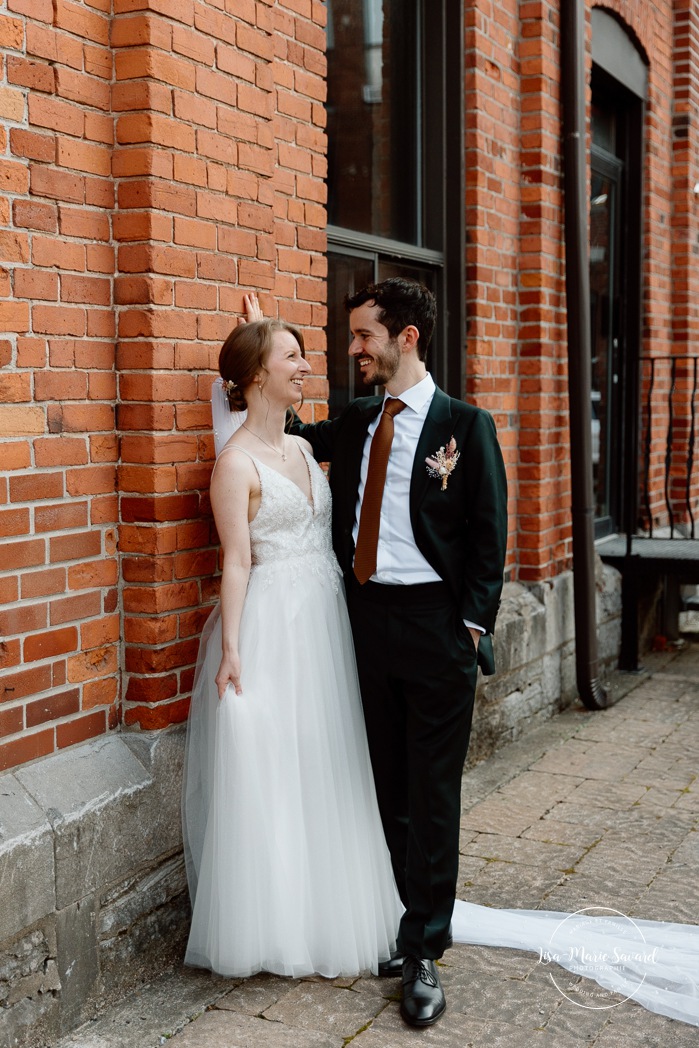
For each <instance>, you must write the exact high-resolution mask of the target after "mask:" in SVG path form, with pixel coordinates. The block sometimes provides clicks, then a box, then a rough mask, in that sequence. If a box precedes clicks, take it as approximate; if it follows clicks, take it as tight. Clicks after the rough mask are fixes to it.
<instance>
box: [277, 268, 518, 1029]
mask: <svg viewBox="0 0 699 1048" xmlns="http://www.w3.org/2000/svg"><path fill="white" fill-rule="evenodd" d="M345 304H346V308H347V310H348V312H349V320H350V330H351V332H352V342H351V344H350V347H349V354H350V356H351V357H354V358H355V360H356V361H357V364H358V367H359V370H360V373H361V375H362V378H363V382H364V385H365V386H368V387H370V388H371V387H373V386H375V385H382V386H384V387H385V390H386V393H385V396H384V397H376V396H370V397H363V398H361V399H358V400H355V401H353V402H352V403H351V404H349V406H348V407H347V408H346V409H345V410H344V411H343V413H342V414H341V415H340V416H339V417H338V418H336V419H333V420H330V421H327V422H321V423H317V424H315V425H306V426H298V427H297V428H296V432H298V433H300V434H301V435H302V436H304V437H306V439H308V440H309V441H310V442H311V444H312V445H313V450H314V454H315V456H316V458H317V459H318V460H319V461H322V462H324V461H330V462H332V468H331V473H330V484H331V487H332V494H333V544H334V547H335V552H336V554H337V557H338V559H339V562H340V565H341V567H342V569H343V571H344V574H345V580H346V585H347V598H348V605H349V611H350V618H351V622H352V631H353V634H354V642H355V648H356V653H357V663H358V670H359V679H360V686H361V693H362V703H363V706H364V715H365V720H366V727H367V734H368V738H369V748H370V751H371V759H372V765H373V770H374V778H375V781H376V790H377V795H378V802H379V808H380V811H381V817H382V820H383V826H384V831H385V834H386V840H387V842H388V847H389V850H390V853H391V859H392V863H393V871H394V874H395V878H396V882H397V885H398V890H399V892H400V894H401V898H402V900H403V903H404V905H405V908H406V909H405V914H404V915H403V918H402V920H401V924H400V929H399V932H398V941H397V952H396V954H395V955H394V956H393V957H392V958H391V959H390V960H389V961H387V962H384V963H382V964H381V965H380V968H379V974H380V975H396V976H397V975H401V976H402V982H403V995H402V1003H401V1015H402V1016H403V1019H404V1020H405V1021H406V1022H407V1023H409V1024H410V1025H412V1026H418V1027H422V1026H429V1025H431V1024H432V1023H434V1022H436V1021H437V1019H439V1017H440V1016H441V1014H442V1013H443V1011H444V1009H445V1007H446V1001H445V998H444V992H443V990H442V987H441V984H440V981H439V974H438V971H437V966H436V965H435V960H436V959H437V958H439V957H441V956H442V954H443V952H444V950H445V949H447V948H448V947H449V946H450V945H451V934H450V920H451V915H452V909H453V905H454V898H455V893H456V880H457V873H458V863H459V821H460V815H461V775H462V771H463V765H464V760H465V757H466V751H467V748H468V740H469V733H470V729H471V717H472V713H473V702H474V696H475V689H476V674H477V665H478V664H479V663H480V665H481V667H482V669H483V671H484V672H485V673H492V672H493V671H494V665H493V656H492V643H491V638H490V633H491V631H492V629H493V626H494V623H495V616H496V612H497V608H498V600H499V597H500V591H501V589H502V580H503V567H504V559H505V546H506V539H507V519H506V513H507V490H506V480H505V471H504V466H503V461H502V455H501V452H500V448H499V445H498V442H497V437H496V434H495V426H494V425H493V421H492V419H491V417H490V415H488V414H487V413H486V412H485V411H482V410H480V409H478V408H475V407H472V406H470V405H468V404H465V403H463V402H462V401H460V400H453V399H451V398H450V397H448V396H446V394H444V393H443V392H442V391H441V390H439V389H437V388H436V386H435V384H434V382H433V380H432V378H431V376H430V375H429V373H428V372H427V370H426V366H425V355H426V353H427V348H428V346H429V343H430V339H431V337H432V332H433V329H434V324H435V319H436V303H435V299H434V296H433V295H432V293H431V292H430V291H428V289H427V288H426V287H424V286H423V285H422V284H418V283H416V282H414V281H411V280H405V279H402V278H399V277H393V278H391V279H389V280H384V281H382V282H381V283H380V284H371V285H369V286H368V287H366V288H364V289H363V290H361V291H359V292H358V293H357V294H355V295H353V296H351V297H348V298H347V300H346V303H345Z"/></svg>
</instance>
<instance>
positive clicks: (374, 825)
mask: <svg viewBox="0 0 699 1048" xmlns="http://www.w3.org/2000/svg"><path fill="white" fill-rule="evenodd" d="M246 304H247V307H248V317H253V316H255V315H259V311H258V308H257V305H256V300H255V298H254V296H250V297H249V298H247V302H246ZM219 368H220V371H221V376H222V378H221V379H218V380H217V382H216V384H215V386H214V390H213V400H212V404H213V414H214V431H215V438H216V451H217V456H218V457H217V462H216V466H215V469H214V472H213V475H212V480H211V502H212V507H213V511H214V518H215V521H216V527H217V530H218V534H219V538H220V541H221V546H222V549H223V556H224V559H223V575H222V582H221V600H220V604H219V605H218V606H217V607H216V608H215V610H214V611H213V613H212V614H211V616H210V618H209V620H208V622H207V624H206V627H205V630H204V634H203V636H202V642H201V647H200V653H199V660H198V664H197V671H196V676H195V682H194V689H193V695H192V709H191V714H190V720H189V725H188V732H187V753H186V759H185V785H184V791H183V823H184V837H185V859H186V863H187V874H188V880H189V886H190V893H191V897H192V904H193V915H192V925H191V931H190V935H189V942H188V946H187V952H186V957H185V961H186V963H187V964H191V965H196V966H200V967H206V968H210V969H212V970H214V971H216V972H219V973H221V974H223V975H226V976H248V975H252V974H253V973H255V972H258V971H269V972H275V973H278V974H281V975H288V976H294V977H299V976H303V975H310V974H313V973H318V974H321V975H325V976H328V977H334V976H338V975H355V974H357V973H359V972H360V971H365V970H369V969H371V970H372V971H373V972H375V973H376V971H377V968H378V963H379V961H381V960H385V959H387V958H388V957H389V956H390V955H391V952H392V951H393V950H394V947H395V939H396V932H397V928H398V922H399V918H400V913H401V911H402V906H401V903H400V900H399V897H398V894H397V891H396V888H395V884H394V881H393V876H392V872H391V866H390V860H389V857H388V851H387V848H386V845H385V842H384V838H383V833H382V829H381V823H380V819H379V815H378V809H377V805H376V797H375V792H374V786H373V780H372V774H371V767H370V763H369V755H368V750H367V745H366V740H365V735H364V723H363V719H362V712H361V704H360V699H359V690H358V683H357V675H356V668H355V664H354V654H353V649H352V642H351V635H350V628H349V622H348V618H347V611H346V608H345V601H344V593H343V589H342V580H341V578H340V574H339V568H338V565H337V562H336V560H335V557H334V554H333V552H332V547H331V542H330V495H329V489H328V485H327V482H326V480H325V477H324V475H323V473H322V471H321V470H320V469H319V467H318V466H317V465H316V463H315V462H314V460H313V457H312V455H311V454H310V452H309V447H308V445H307V444H306V443H305V442H304V441H303V440H301V439H300V438H295V437H292V436H290V435H289V434H288V433H286V430H285V416H286V411H287V409H288V408H289V407H290V406H295V405H299V404H300V403H301V401H302V389H303V381H304V378H305V377H306V375H308V373H309V371H310V367H309V365H308V363H307V362H306V360H305V358H304V355H303V338H302V336H301V334H300V332H299V331H297V330H296V329H295V328H294V327H292V326H291V325H288V324H285V323H283V322H281V321H269V320H267V321H259V322H254V323H249V324H244V325H242V326H240V327H238V328H236V329H235V330H234V331H233V332H232V333H231V335H230V336H229V337H228V339H227V340H226V342H225V343H224V345H223V348H222V350H221V355H220V360H219ZM453 937H454V941H455V942H462V943H471V944H479V945H485V946H505V947H511V948H517V949H522V950H529V951H533V952H535V953H538V954H539V958H540V960H541V961H542V963H546V964H548V963H551V962H554V963H555V964H557V965H562V966H563V967H565V968H567V969H568V970H570V971H572V972H574V973H576V974H578V975H582V976H586V977H589V978H592V979H596V980H597V981H598V982H599V983H600V984H601V985H602V986H604V987H605V988H606V989H608V990H610V991H611V992H614V993H620V994H622V995H623V997H624V998H630V999H633V1000H635V1001H637V1002H638V1003H639V1004H642V1005H643V1006H644V1007H646V1008H648V1009H650V1010H652V1011H655V1012H659V1013H660V1014H663V1015H668V1016H671V1017H672V1018H676V1019H681V1020H682V1021H684V1022H689V1023H693V1024H696V1025H699V928H697V927H695V926H691V925H677V924H665V923H662V922H654V921H639V920H635V919H634V920H631V918H627V917H625V916H624V915H622V914H617V915H614V914H612V915H611V919H610V914H609V913H607V914H603V915H600V916H598V915H596V914H594V913H591V912H589V911H585V912H581V913H580V914H565V913H552V912H544V911H538V910H535V911H524V910H494V909H491V908H490V907H487V906H475V905H472V904H470V903H465V902H461V901H459V900H457V902H456V906H455V910H454V919H453Z"/></svg>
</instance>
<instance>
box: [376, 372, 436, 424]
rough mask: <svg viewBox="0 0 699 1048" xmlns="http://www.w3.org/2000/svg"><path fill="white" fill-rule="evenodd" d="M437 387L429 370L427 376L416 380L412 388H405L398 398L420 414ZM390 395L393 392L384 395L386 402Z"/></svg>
mask: <svg viewBox="0 0 699 1048" xmlns="http://www.w3.org/2000/svg"><path fill="white" fill-rule="evenodd" d="M435 389H436V386H435V384H434V379H433V378H432V376H431V375H430V373H429V371H428V372H427V374H426V375H425V377H424V378H423V379H420V381H419V382H416V383H415V385H414V386H411V387H410V389H405V390H403V392H402V393H401V395H400V396H399V397H398V400H402V401H403V403H404V404H405V405H406V407H409V408H412V410H413V411H415V412H417V414H420V412H421V411H422V410H423V409H424V407H425V405H426V404H427V403H428V401H430V400H432V397H433V396H434V391H435ZM390 397H391V394H390V393H386V394H385V395H384V403H385V402H386V401H387V400H388V399H390Z"/></svg>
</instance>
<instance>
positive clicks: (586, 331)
mask: <svg viewBox="0 0 699 1048" xmlns="http://www.w3.org/2000/svg"><path fill="white" fill-rule="evenodd" d="M560 10H561V91H562V102H563V171H564V180H565V181H564V185H565V205H564V217H565V267H566V302H567V308H566V313H567V329H568V400H569V417H570V465H571V481H572V510H573V520H572V523H573V599H574V610H575V668H576V679H577V685H578V692H579V694H580V698H581V699H582V701H583V703H584V704H585V706H586V707H587V708H588V709H589V710H602V709H605V708H606V707H607V706H609V705H610V699H609V696H608V694H607V692H606V691H605V689H604V688H603V687H602V684H601V683H600V680H599V676H598V674H599V659H598V653H597V616H596V607H595V540H594V512H595V510H594V506H595V503H594V492H593V485H592V427H591V425H590V403H591V399H590V394H591V389H592V356H591V334H590V273H589V262H588V224H587V211H588V203H587V145H586V121H585V0H563V2H562V3H561V5H560Z"/></svg>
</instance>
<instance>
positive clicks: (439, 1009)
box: [400, 957, 447, 1026]
mask: <svg viewBox="0 0 699 1048" xmlns="http://www.w3.org/2000/svg"><path fill="white" fill-rule="evenodd" d="M446 1006H447V1002H446V999H445V997H444V990H443V989H442V984H441V983H440V981H439V974H438V972H437V965H436V964H435V963H434V961H430V960H425V959H424V958H422V957H406V958H405V960H404V961H403V999H402V1001H401V1003H400V1014H401V1016H402V1018H403V1019H404V1020H405V1022H406V1023H408V1025H409V1026H432V1024H433V1023H436V1022H437V1019H439V1017H440V1016H441V1015H443V1014H444V1010H445V1009H446Z"/></svg>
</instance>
